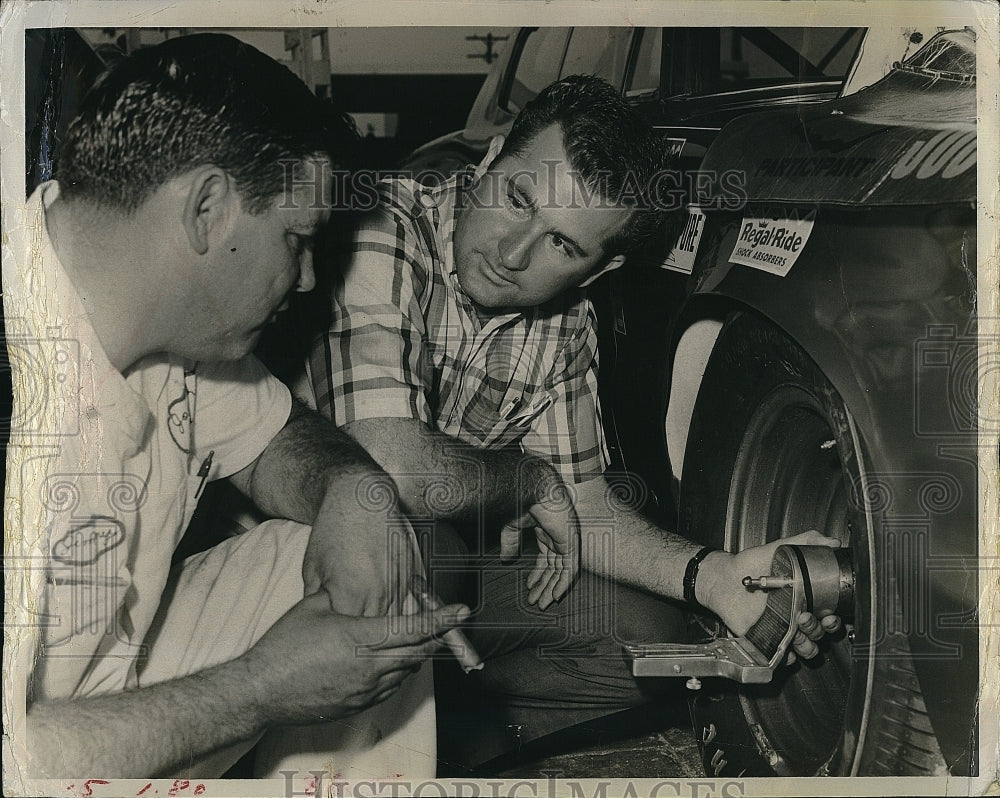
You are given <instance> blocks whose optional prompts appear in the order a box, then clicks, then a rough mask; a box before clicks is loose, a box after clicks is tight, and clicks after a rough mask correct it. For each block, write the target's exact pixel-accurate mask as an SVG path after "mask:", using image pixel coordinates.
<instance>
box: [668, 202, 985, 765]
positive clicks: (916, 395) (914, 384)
mask: <svg viewBox="0 0 1000 798" xmlns="http://www.w3.org/2000/svg"><path fill="white" fill-rule="evenodd" d="M769 210H770V211H771V212H772V213H774V214H777V215H780V214H781V213H783V212H789V211H790V209H788V208H784V209H782V208H776V207H771V208H770V209H769ZM791 210H795V209H791ZM814 210H815V212H816V215H815V220H814V227H813V229H812V231H811V235H810V237H809V240H808V242H807V244H806V246H805V248H804V249H803V251H802V253H801V255H800V256H799V258H798V259H797V260H796V262H795V264H794V266H793V267H792V268H791V270H790V271H789V272H788V274H787V275H786V276H784V277H780V276H776V275H774V274H770V273H768V272H766V271H764V270H762V269H758V268H752V267H749V266H746V265H743V264H738V263H733V262H731V261H730V259H729V258H730V255H731V254H732V253H733V251H734V248H735V247H736V246H737V242H738V238H739V235H740V233H741V231H742V230H743V229H744V227H745V223H746V222H745V217H744V215H743V214H739V213H736V214H734V213H730V214H713V215H712V216H711V217H710V219H709V222H708V223H707V225H706V229H705V233H704V237H703V240H702V242H701V246H702V247H703V250H702V251H703V257H701V258H700V265H699V268H698V269H697V270H696V273H695V281H696V284H695V287H694V290H693V293H692V295H691V297H690V298H689V300H688V302H687V303H686V305H685V308H684V310H683V311H682V314H681V316H680V324H679V325H678V327H677V332H676V333H675V340H676V350H677V355H676V356H675V358H674V362H673V364H672V367H671V371H672V373H673V374H674V375H675V376H674V379H673V380H672V384H671V390H670V402H669V406H668V412H667V442H668V446H671V449H670V453H671V458H672V460H671V462H674V460H673V458H674V457H675V456H677V455H676V454H675V453H677V452H680V451H683V445H684V443H683V441H684V436H685V435H686V432H685V431H684V429H682V428H684V427H685V424H686V422H689V421H690V413H691V411H692V409H693V407H694V403H695V401H696V397H697V390H698V387H699V385H700V375H701V373H703V371H704V366H705V364H706V363H707V362H708V358H709V356H710V353H711V349H712V347H713V346H714V341H715V336H716V335H717V334H718V329H719V326H720V324H721V322H722V321H723V319H724V318H725V317H726V316H727V315H728V314H730V313H733V312H736V311H738V310H742V311H743V312H752V313H758V314H760V315H762V316H764V317H766V318H767V319H769V320H770V321H771V322H773V323H774V324H776V325H777V326H779V327H780V328H781V329H782V330H783V331H784V332H785V333H786V334H787V335H788V336H789V338H791V339H792V340H794V341H796V342H797V343H798V344H799V345H800V346H801V347H802V348H803V349H804V350H805V351H806V353H807V354H808V355H809V356H810V357H811V358H812V359H813V360H814V361H815V362H816V364H817V365H818V366H819V367H820V369H821V370H822V371H823V373H824V374H825V375H826V377H827V378H828V379H829V381H830V382H831V383H832V384H833V386H834V387H835V388H836V389H837V391H838V393H840V395H841V397H842V398H843V400H844V403H845V405H846V407H847V409H848V411H849V412H850V413H851V415H852V416H853V418H854V420H855V422H856V424H857V426H858V429H859V431H860V434H861V437H862V439H863V440H864V442H865V447H866V452H867V455H868V460H869V467H870V472H869V474H868V482H867V484H866V485H864V486H863V491H864V495H865V497H866V499H867V500H868V502H869V503H870V506H871V507H873V508H874V510H875V511H876V512H878V513H880V514H882V516H883V519H884V520H883V524H882V529H883V530H885V532H886V536H887V539H886V540H884V541H882V542H881V544H882V545H885V546H887V547H891V548H893V549H894V553H895V557H894V562H895V563H896V573H895V576H896V579H897V582H898V583H899V584H901V585H903V586H905V589H906V590H908V591H909V595H910V597H911V599H912V600H910V601H908V602H905V603H904V616H905V618H904V623H905V624H906V628H907V630H908V631H909V637H910V644H911V650H912V651H913V654H914V659H915V666H916V669H917V674H918V677H919V678H920V681H921V684H922V687H923V688H924V692H925V699H926V701H927V706H928V712H929V713H930V715H931V720H932V723H933V724H934V726H935V729H936V730H937V731H938V736H939V739H943V741H944V745H947V740H948V738H949V736H951V738H952V739H962V738H961V737H958V738H955V736H954V735H957V734H963V735H965V737H966V738H967V736H968V733H969V729H970V723H971V721H972V717H973V716H972V714H971V713H972V712H973V702H974V697H975V694H976V683H975V679H976V676H977V674H976V672H975V669H972V668H964V669H963V668H961V667H959V666H960V664H961V663H962V662H963V661H964V662H974V661H975V653H974V652H975V651H976V650H977V649H976V647H977V645H978V635H977V629H976V627H975V625H974V621H973V619H974V616H975V610H976V601H977V598H978V590H977V588H976V572H975V567H974V562H975V557H976V555H977V543H978V524H977V507H978V505H977V501H978V493H977V491H976V490H975V486H976V484H977V473H978V462H977V457H978V448H977V439H976V433H975V418H974V416H975V396H976V385H977V383H976V370H975V364H976V357H977V354H976V330H975V327H974V324H973V321H972V319H973V302H974V298H975V286H976V283H975V272H974V264H975V262H976V260H975V238H976V237H975V229H976V228H975V210H974V208H973V207H972V206H971V205H960V204H959V205H954V206H944V207H931V206H927V207H922V208H916V209H915V208H899V207H889V208H878V209H871V208H868V209H860V208H819V209H814ZM713 217H714V218H713ZM779 289H780V290H779ZM681 371H689V372H690V373H691V374H693V375H694V376H688V377H687V378H686V379H681V378H679V377H678V376H677V375H678V373H679V372H681ZM733 389H734V390H738V386H733ZM674 473H675V474H680V473H681V469H680V463H678V465H677V466H675V467H674ZM890 537H891V538H892V539H891V540H889V538H890ZM970 652H972V654H971V655H970ZM956 681H960V682H962V685H961V689H960V688H959V686H957V685H956ZM944 684H948V685H949V688H948V689H947V690H946V691H942V690H941V689H938V688H940V687H941V686H942V685H944ZM958 695H962V696H968V699H967V700H964V699H963V700H956V696H958ZM966 747H967V746H966ZM946 758H948V759H949V761H953V760H952V759H951V758H949V757H947V754H946Z"/></svg>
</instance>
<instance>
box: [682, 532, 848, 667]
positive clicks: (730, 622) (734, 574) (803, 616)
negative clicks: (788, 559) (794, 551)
mask: <svg viewBox="0 0 1000 798" xmlns="http://www.w3.org/2000/svg"><path fill="white" fill-rule="evenodd" d="M783 545H798V546H830V547H831V548H837V547H838V546H840V541H839V540H837V539H836V538H828V537H826V536H824V535H822V534H820V533H819V532H816V531H811V532H805V533H803V534H801V535H795V536H794V537H790V538H781V539H780V540H775V541H772V542H770V543H767V544H765V545H763V546H756V547H754V548H752V549H744V550H743V551H741V552H738V553H737V554H726V553H725V552H716V553H714V554H710V555H709V556H708V557H706V558H705V560H704V562H703V563H702V565H701V570H700V571H699V574H698V581H697V583H696V585H695V587H696V590H697V594H696V598H697V599H698V601H700V602H701V603H702V604H703V605H704V606H706V607H708V608H709V609H710V610H712V611H713V612H714V613H716V615H718V616H719V617H720V618H721V619H722V620H723V622H724V623H725V624H726V626H727V627H729V629H730V631H732V632H733V634H735V635H738V636H742V635H745V634H746V632H747V630H748V629H750V627H751V626H753V625H754V623H756V622H757V620H758V619H759V618H760V616H761V614H762V613H763V612H764V605H765V604H766V603H767V594H766V593H765V592H764V591H753V592H751V591H748V590H747V589H746V588H745V587H744V586H743V583H742V579H743V577H744V576H747V575H750V576H759V575H761V574H769V573H771V560H772V559H773V558H774V550H775V549H776V548H777V547H778V546H783ZM710 561H711V564H710ZM706 566H707V567H706ZM796 621H797V623H798V625H799V629H798V631H797V632H796V633H795V637H794V638H793V639H792V649H793V650H794V654H793V653H791V652H790V653H789V656H788V661H789V662H792V661H794V659H795V654H798V655H799V656H801V657H803V658H804V659H811V658H812V657H815V656H816V654H817V653H819V646H817V645H816V641H818V640H820V639H821V638H822V637H823V636H824V635H825V634H830V633H833V632H836V631H837V630H838V629H839V628H840V625H841V621H840V618H838V617H837V616H836V615H832V614H829V613H827V614H823V615H822V617H818V616H817V615H813V614H812V613H811V612H802V613H800V614H799V616H798V618H797V619H796Z"/></svg>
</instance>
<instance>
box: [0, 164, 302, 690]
mask: <svg viewBox="0 0 1000 798" xmlns="http://www.w3.org/2000/svg"><path fill="white" fill-rule="evenodd" d="M57 195H58V185H57V184H56V183H54V182H52V183H47V184H44V185H43V186H40V187H39V189H38V190H37V191H36V192H35V194H34V195H33V196H32V198H31V200H29V214H30V215H29V218H33V219H34V222H32V223H29V226H30V228H31V230H32V232H33V234H34V240H33V241H32V243H31V253H30V257H29V259H28V261H27V262H28V267H27V268H19V269H15V270H14V273H7V272H5V275H4V306H5V317H6V324H7V330H8V347H9V349H10V352H11V362H12V375H13V379H14V391H15V400H16V401H15V410H14V415H15V421H14V422H13V423H12V434H11V444H10V447H9V450H8V484H7V492H6V500H5V521H6V523H7V543H6V546H5V549H6V550H5V554H6V555H7V556H8V557H13V558H14V560H15V561H20V562H19V563H18V564H21V563H23V565H24V568H23V569H18V574H19V576H21V577H23V579H21V580H20V581H18V582H17V584H15V585H13V586H9V587H12V589H13V590H17V591H20V593H21V595H20V597H19V598H18V599H17V602H16V603H18V604H19V605H20V608H21V610H22V614H20V615H18V614H17V613H14V615H16V616H17V617H15V618H14V620H22V621H24V620H27V623H26V624H25V626H28V627H32V628H33V629H34V632H33V633H30V634H22V635H17V634H14V635H11V634H8V636H7V640H8V641H10V640H11V639H12V637H13V640H14V642H16V643H18V644H19V645H23V644H25V643H27V642H28V641H29V640H31V641H32V642H33V645H35V646H37V650H36V654H35V656H37V657H39V659H38V660H37V661H36V665H35V668H34V677H33V684H32V688H31V689H32V692H33V695H34V696H35V698H37V699H45V700H50V699H58V698H68V697H79V696H84V695H98V694H104V693H110V692H117V691H120V690H122V689H125V688H126V687H131V686H134V684H135V681H134V680H135V664H136V657H137V656H138V655H139V654H141V652H142V650H143V649H142V645H143V640H144V638H145V635H146V633H147V631H148V630H149V626H150V623H151V622H152V619H153V616H154V614H155V613H156V609H157V606H158V605H159V603H160V599H161V595H162V592H163V588H164V584H165V582H166V579H167V573H168V570H169V567H170V559H171V556H172V554H173V551H174V548H175V547H176V545H177V543H178V541H179V540H180V538H181V535H182V534H183V532H184V530H185V528H186V527H187V525H188V522H189V521H190V520H191V515H192V514H193V512H194V510H195V506H196V504H197V498H196V494H198V493H199V489H200V487H201V485H202V483H203V482H204V481H205V480H206V479H218V478H221V477H225V476H228V475H230V474H233V473H235V472H237V471H239V470H240V469H242V468H244V467H245V466H247V465H249V464H250V463H251V462H253V460H254V459H255V458H256V457H257V456H258V455H259V454H260V453H261V452H262V451H263V450H264V448H265V447H266V446H267V444H268V442H269V441H270V440H271V439H272V438H273V437H274V436H275V435H276V434H277V432H278V431H279V430H280V429H281V428H282V426H283V425H284V423H285V421H286V420H287V418H288V414H289V412H290V410H291V397H290V395H289V392H288V390H287V388H285V386H284V385H283V384H282V383H281V382H280V381H278V380H277V379H276V378H274V377H273V376H272V375H271V374H270V373H268V372H267V370H266V369H265V368H264V366H263V365H261V363H260V362H259V361H258V360H257V359H256V358H254V357H252V356H249V357H245V358H243V359H241V360H239V361H234V362H219V363H199V364H197V365H196V364H194V363H191V362H185V361H183V360H181V359H179V358H176V357H174V356H171V355H167V354H162V355H153V356H149V357H147V358H145V359H143V360H141V361H139V363H137V364H136V365H135V367H133V368H132V370H131V371H130V372H129V374H128V377H123V376H122V374H121V373H119V372H118V371H117V370H116V369H115V368H114V367H113V366H112V365H111V364H110V362H109V361H108V358H107V356H106V355H105V353H104V351H103V350H102V349H101V346H100V343H99V341H98V339H97V337H96V335H95V333H94V330H93V329H92V328H91V326H90V324H89V322H88V319H87V316H86V313H85V311H84V308H83V306H82V304H81V303H80V301H79V298H78V297H77V295H76V292H75V290H74V288H73V285H72V283H71V282H70V280H69V278H68V277H67V276H66V274H65V272H64V271H63V269H62V266H61V265H60V263H59V261H58V259H57V257H56V255H55V252H54V250H53V249H52V246H51V242H50V241H49V239H48V235H47V233H46V230H45V208H46V207H47V206H48V205H50V204H51V202H52V201H53V200H54V199H55V197H56V196H57ZM122 312H123V313H127V312H128V309H127V308H123V309H122ZM15 425H16V426H15ZM10 603H11V602H10V595H8V605H10ZM11 614H12V613H10V612H9V613H8V615H11ZM9 620H10V619H9ZM25 631H26V632H27V630H25Z"/></svg>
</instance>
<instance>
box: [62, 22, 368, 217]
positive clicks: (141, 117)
mask: <svg viewBox="0 0 1000 798" xmlns="http://www.w3.org/2000/svg"><path fill="white" fill-rule="evenodd" d="M356 140H357V132H356V130H355V128H354V125H353V123H352V122H351V121H350V119H349V118H348V117H346V116H345V115H344V114H342V113H340V112H338V111H336V110H335V109H334V108H333V106H332V105H331V104H329V103H327V102H325V101H323V100H320V99H319V98H318V97H316V96H315V95H314V94H313V93H312V92H310V91H309V89H308V88H306V86H305V84H304V83H303V82H302V81H301V80H299V79H298V78H297V77H296V76H295V75H294V74H292V72H291V71H290V70H288V69H287V68H286V67H284V66H281V65H280V64H279V63H278V62H276V61H275V60H274V59H272V58H270V57H268V56H266V55H264V54H263V53H261V52H260V51H259V50H257V49H255V48H254V47H251V46H250V45H247V44H244V43H243V42H240V41H238V40H237V39H234V38H233V37H232V36H227V35H223V34H214V33H202V34H197V35H193V36H183V37H179V38H176V39H169V40H167V41H166V42H163V43H162V44H160V45H157V46H156V47H151V48H148V49H143V50H139V51H137V52H136V53H134V54H133V55H131V56H129V57H128V58H125V59H123V60H121V61H120V62H119V63H118V64H116V65H115V66H114V67H112V68H111V69H110V70H109V71H107V72H106V73H104V74H103V75H102V76H101V78H100V79H99V80H98V81H97V83H96V84H95V85H94V87H93V89H91V91H90V93H89V94H88V95H87V97H86V98H85V99H84V101H83V103H82V104H81V107H80V112H79V114H78V115H77V118H76V119H75V120H74V121H73V123H72V125H71V126H70V129H69V133H68V136H67V141H66V148H65V151H64V152H63V153H62V157H61V160H60V165H59V173H58V177H59V182H60V190H61V193H62V194H63V196H64V197H66V198H67V199H71V198H81V199H86V200H88V201H91V202H94V203H97V204H99V205H101V206H104V207H108V208H113V209H115V210H118V211H123V212H126V213H132V212H134V211H135V210H136V209H137V208H138V207H139V206H140V205H142V203H143V202H144V201H145V200H146V199H147V198H148V197H149V196H150V195H151V194H152V193H153V192H154V191H156V189H157V188H159V187H160V186H161V185H162V184H163V183H164V182H165V181H167V180H169V179H170V178H172V177H176V176H177V175H179V174H182V173H183V172H184V171H186V170H188V169H191V168H194V167H196V166H200V165H203V164H213V165H215V166H218V167H219V168H221V169H224V170H225V171H226V172H227V173H228V174H229V175H231V176H232V177H233V179H234V180H235V182H236V186H237V189H238V190H239V192H240V195H241V197H242V200H243V205H244V207H245V208H246V209H247V210H248V211H249V212H251V213H259V212H262V211H264V210H265V209H266V208H267V207H268V206H269V205H270V203H271V202H272V201H273V199H274V197H275V196H277V195H278V194H280V193H281V192H282V189H283V187H284V177H285V170H286V164H287V163H288V162H292V163H294V164H296V165H300V164H303V162H304V161H305V160H307V159H309V158H310V157H312V156H315V155H323V156H326V157H328V158H330V160H331V161H332V165H333V166H334V167H339V166H344V165H346V164H347V163H349V161H350V160H351V158H352V153H353V151H354V148H355V146H356Z"/></svg>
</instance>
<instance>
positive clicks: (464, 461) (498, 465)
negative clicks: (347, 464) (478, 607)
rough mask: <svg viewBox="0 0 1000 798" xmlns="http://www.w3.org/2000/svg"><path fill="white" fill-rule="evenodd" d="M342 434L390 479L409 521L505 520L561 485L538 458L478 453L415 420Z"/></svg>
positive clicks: (372, 424)
mask: <svg viewBox="0 0 1000 798" xmlns="http://www.w3.org/2000/svg"><path fill="white" fill-rule="evenodd" d="M345 430H346V431H347V432H348V433H349V434H350V435H351V436H352V437H353V438H354V439H355V440H357V441H358V442H359V443H360V444H361V445H362V446H364V448H365V449H367V450H368V452H370V453H371V455H372V456H373V457H374V458H375V460H376V461H377V462H378V464H379V465H380V466H382V468H384V469H385V470H386V471H387V472H388V473H389V475H390V476H391V477H392V478H393V480H394V481H395V483H396V485H397V486H398V488H399V493H400V502H401V504H402V505H403V507H404V508H405V509H406V511H407V513H409V514H410V515H413V516H423V517H435V518H445V519H449V520H470V519H473V518H477V517H479V516H480V514H482V515H485V516H486V517H487V518H491V517H500V518H503V520H509V519H510V518H511V517H512V516H514V515H515V514H520V513H523V512H525V511H526V510H527V509H528V508H529V507H531V505H533V504H535V503H537V502H538V501H540V500H541V499H542V498H543V497H544V496H545V495H546V494H547V493H548V492H549V491H552V490H556V489H557V488H558V487H559V486H560V485H561V484H562V482H561V480H560V478H559V476H558V474H557V473H556V471H555V469H553V468H552V466H551V465H550V464H549V463H547V462H545V461H544V460H541V459H539V458H538V457H535V456H533V455H530V454H525V453H523V452H517V451H510V450H495V451H494V450H489V449H480V448H477V447H474V446H471V445H470V444H467V443H465V442H464V441H460V440H458V439H457V438H453V437H451V436H450V435H445V434H444V433H441V432H437V431H436V430H432V429H429V428H428V427H427V425H426V424H423V423H422V422H420V421H417V420H416V419H403V418H388V419H386V418H381V419H366V420H364V421H356V422H353V423H351V424H348V425H347V426H346V427H345ZM452 486H454V487H452ZM441 496H443V497H444V498H443V499H440V498H439V497H441Z"/></svg>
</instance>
